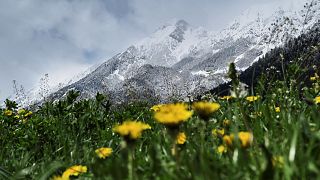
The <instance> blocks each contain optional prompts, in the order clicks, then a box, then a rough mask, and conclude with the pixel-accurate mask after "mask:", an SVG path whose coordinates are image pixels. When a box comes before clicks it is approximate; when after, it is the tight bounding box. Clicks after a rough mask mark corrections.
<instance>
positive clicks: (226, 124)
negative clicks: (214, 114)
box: [222, 119, 231, 127]
mask: <svg viewBox="0 0 320 180" xmlns="http://www.w3.org/2000/svg"><path fill="white" fill-rule="evenodd" d="M222 124H223V126H224V127H228V126H230V124H231V121H230V120H228V119H225V120H223V122H222Z"/></svg>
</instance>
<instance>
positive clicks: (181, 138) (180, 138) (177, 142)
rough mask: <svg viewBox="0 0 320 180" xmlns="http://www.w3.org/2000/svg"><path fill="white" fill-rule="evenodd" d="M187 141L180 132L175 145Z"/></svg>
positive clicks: (184, 135)
mask: <svg viewBox="0 0 320 180" xmlns="http://www.w3.org/2000/svg"><path fill="white" fill-rule="evenodd" d="M186 140H187V136H186V134H185V133H184V132H180V133H179V134H178V135H177V138H176V144H180V145H183V144H184V143H185V142H186Z"/></svg>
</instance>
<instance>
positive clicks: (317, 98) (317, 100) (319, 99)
mask: <svg viewBox="0 0 320 180" xmlns="http://www.w3.org/2000/svg"><path fill="white" fill-rule="evenodd" d="M314 102H315V103H316V104H319V103H320V96H317V97H316V98H314Z"/></svg>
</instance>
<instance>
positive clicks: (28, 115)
mask: <svg viewBox="0 0 320 180" xmlns="http://www.w3.org/2000/svg"><path fill="white" fill-rule="evenodd" d="M32 114H33V113H32V112H31V111H29V112H27V113H26V114H25V115H24V117H25V118H27V117H30V116H31V115H32Z"/></svg>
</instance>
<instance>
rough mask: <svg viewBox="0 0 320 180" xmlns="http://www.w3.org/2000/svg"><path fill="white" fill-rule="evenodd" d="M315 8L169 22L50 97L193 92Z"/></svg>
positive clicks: (160, 97) (295, 28) (316, 4)
mask: <svg viewBox="0 0 320 180" xmlns="http://www.w3.org/2000/svg"><path fill="white" fill-rule="evenodd" d="M319 9H320V0H313V1H312V2H311V3H308V4H307V5H305V6H304V7H301V8H300V9H298V10H295V9H291V10H283V9H281V8H277V10H276V11H275V12H274V13H273V14H272V15H271V16H270V15H265V14H263V13H260V12H259V13H258V12H256V11H252V10H248V11H246V12H244V13H243V15H242V16H241V17H239V18H237V20H235V21H233V22H232V23H231V24H230V25H229V26H228V27H227V28H225V29H223V30H222V31H220V32H210V31H207V30H205V29H204V28H202V27H199V28H197V27H193V26H192V25H190V24H188V23H187V22H186V21H184V20H178V21H174V22H170V23H168V24H166V25H164V26H162V27H161V28H159V29H158V30H157V31H155V32H154V33H153V34H152V35H151V36H150V37H147V38H145V39H143V40H141V41H140V42H138V43H136V44H134V45H132V46H130V47H129V48H128V49H127V50H125V51H124V52H122V53H119V54H117V55H115V56H114V57H113V58H111V59H109V60H107V61H106V62H104V63H103V64H101V65H100V66H99V67H97V68H96V69H95V70H94V71H92V72H91V71H90V73H88V74H87V75H86V76H85V77H83V78H82V79H80V80H79V81H77V82H72V83H70V84H69V85H68V86H66V87H64V88H61V89H60V90H59V91H57V92H55V93H53V94H52V95H51V96H50V97H51V98H61V97H62V96H64V95H65V94H66V92H67V91H68V90H71V89H76V90H79V91H80V92H81V96H82V98H89V97H93V96H94V95H95V94H96V93H97V92H102V93H106V94H108V95H109V97H110V99H111V100H113V101H116V102H123V101H128V100H135V99H139V100H142V99H145V100H154V101H162V102H163V101H168V100H172V99H176V98H178V99H181V98H186V97H188V95H197V94H199V93H202V92H204V91H207V90H210V89H212V88H213V87H215V86H217V85H218V84H220V83H222V82H225V81H228V79H227V78H225V74H226V70H227V67H228V64H229V63H230V62H235V63H236V65H237V68H238V69H240V70H244V69H246V68H248V67H249V66H250V65H251V64H252V63H253V62H256V61H258V59H259V58H260V57H262V56H263V55H264V54H265V53H266V52H268V51H269V50H270V49H272V48H274V47H276V46H281V45H282V44H284V43H285V42H286V41H288V40H289V39H290V38H294V37H297V36H299V35H300V34H302V33H306V32H307V31H308V29H309V28H311V27H312V26H313V25H314V24H315V23H316V22H318V21H319V19H320V11H319Z"/></svg>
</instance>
